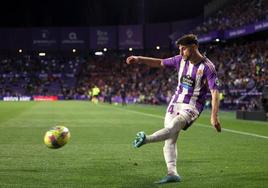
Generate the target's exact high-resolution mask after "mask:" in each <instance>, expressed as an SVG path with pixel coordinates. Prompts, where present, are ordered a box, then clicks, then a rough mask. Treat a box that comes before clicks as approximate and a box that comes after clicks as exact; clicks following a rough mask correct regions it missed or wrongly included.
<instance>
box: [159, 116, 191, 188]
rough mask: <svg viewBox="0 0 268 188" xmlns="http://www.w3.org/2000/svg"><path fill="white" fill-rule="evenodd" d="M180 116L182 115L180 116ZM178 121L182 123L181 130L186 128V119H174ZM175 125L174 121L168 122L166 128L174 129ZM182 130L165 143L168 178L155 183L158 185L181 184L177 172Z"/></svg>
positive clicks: (164, 150)
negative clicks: (179, 138)
mask: <svg viewBox="0 0 268 188" xmlns="http://www.w3.org/2000/svg"><path fill="white" fill-rule="evenodd" d="M179 116H180V115H179ZM174 119H175V120H176V121H181V122H179V124H180V125H184V126H180V130H181V129H183V128H184V127H185V124H186V120H185V119H184V118H181V119H180V118H176V117H175V118H174ZM172 123H174V120H173V121H171V123H168V122H166V124H165V127H172V126H174V125H172ZM180 130H179V131H178V132H177V133H176V134H175V135H174V136H173V137H171V138H169V139H167V140H166V141H165V145H164V148H163V152H164V157H165V161H166V165H167V176H166V177H164V178H163V179H161V180H160V181H157V182H155V183H157V184H165V183H171V182H180V181H181V177H180V176H179V174H178V172H177V156H178V153H177V144H176V142H177V139H178V136H179V133H180Z"/></svg>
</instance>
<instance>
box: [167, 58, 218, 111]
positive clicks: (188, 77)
mask: <svg viewBox="0 0 268 188" xmlns="http://www.w3.org/2000/svg"><path fill="white" fill-rule="evenodd" d="M163 64H164V66H165V67H169V68H175V69H176V70H177V72H178V86H177V89H176V93H175V96H174V97H173V101H172V102H179V103H185V104H190V105H192V106H195V107H196V108H197V110H198V111H199V112H201V111H202V110H203V107H204V104H205V101H206V95H207V92H208V91H209V89H216V90H217V89H218V78H217V73H216V70H215V66H214V64H213V63H212V62H211V61H210V60H209V59H208V58H205V59H204V60H203V61H201V62H200V63H198V64H196V65H193V64H192V63H190V62H189V61H185V60H184V59H183V58H182V56H181V55H177V56H174V57H171V58H168V59H164V61H163Z"/></svg>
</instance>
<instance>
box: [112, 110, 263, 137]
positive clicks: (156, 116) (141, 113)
mask: <svg viewBox="0 0 268 188" xmlns="http://www.w3.org/2000/svg"><path fill="white" fill-rule="evenodd" d="M115 108H116V107H115ZM116 109H118V110H124V111H128V112H132V113H136V114H140V115H144V116H149V117H154V118H159V119H164V117H162V116H159V115H155V114H149V113H144V112H138V111H135V110H128V109H121V108H116ZM196 124H197V125H199V126H200V127H206V128H213V127H212V126H208V125H205V124H202V123H196ZM222 131H225V132H230V133H236V134H241V135H246V136H253V137H257V138H264V139H268V136H263V135H258V134H254V133H248V132H242V131H235V130H232V129H225V128H222Z"/></svg>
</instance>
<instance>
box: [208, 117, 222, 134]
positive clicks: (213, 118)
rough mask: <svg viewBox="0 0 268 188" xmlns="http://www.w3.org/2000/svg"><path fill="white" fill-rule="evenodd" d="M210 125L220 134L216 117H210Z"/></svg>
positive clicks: (219, 125)
mask: <svg viewBox="0 0 268 188" xmlns="http://www.w3.org/2000/svg"><path fill="white" fill-rule="evenodd" d="M210 123H211V125H212V126H214V128H215V129H216V130H217V131H218V132H221V124H220V121H219V118H218V117H217V116H213V115H211V119H210Z"/></svg>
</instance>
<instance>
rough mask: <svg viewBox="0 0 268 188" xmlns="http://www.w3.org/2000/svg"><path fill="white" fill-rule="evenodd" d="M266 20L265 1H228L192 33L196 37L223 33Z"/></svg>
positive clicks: (267, 7) (267, 11) (266, 5)
mask: <svg viewBox="0 0 268 188" xmlns="http://www.w3.org/2000/svg"><path fill="white" fill-rule="evenodd" d="M265 19H268V1H267V0H252V1H249V0H237V1H230V3H229V4H228V5H226V6H225V7H224V8H223V9H220V10H218V11H217V12H216V13H214V14H213V15H211V16H210V17H208V18H207V19H206V20H205V21H204V22H203V23H202V24H201V25H199V26H197V27H196V28H195V29H194V30H193V31H192V32H193V33H195V34H198V35H202V34H207V33H209V32H211V31H223V30H228V29H233V28H238V27H241V26H244V25H247V24H251V23H255V22H258V21H261V20H265Z"/></svg>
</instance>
